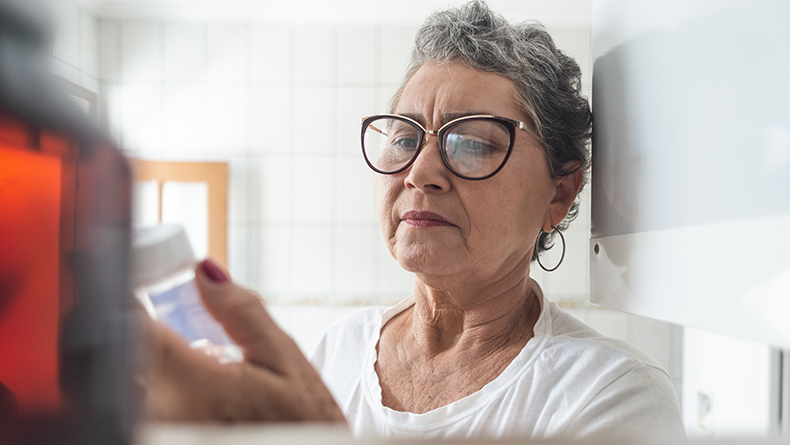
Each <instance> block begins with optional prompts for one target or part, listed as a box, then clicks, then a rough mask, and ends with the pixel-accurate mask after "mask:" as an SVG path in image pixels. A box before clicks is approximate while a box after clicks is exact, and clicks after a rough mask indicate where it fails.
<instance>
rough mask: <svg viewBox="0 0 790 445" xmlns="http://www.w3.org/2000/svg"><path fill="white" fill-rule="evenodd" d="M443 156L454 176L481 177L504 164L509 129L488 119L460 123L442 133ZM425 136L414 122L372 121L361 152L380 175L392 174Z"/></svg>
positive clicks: (509, 137) (392, 119)
mask: <svg viewBox="0 0 790 445" xmlns="http://www.w3.org/2000/svg"><path fill="white" fill-rule="evenodd" d="M441 136H442V140H441V141H440V145H441V147H442V149H443V151H444V153H443V157H444V159H445V161H446V162H447V164H448V166H449V167H450V170H452V171H453V173H455V174H457V175H460V176H465V177H469V178H482V177H485V176H488V175H490V174H492V173H494V172H495V171H496V170H497V169H499V167H500V166H501V165H502V163H503V162H505V159H506V158H507V153H508V149H509V146H510V140H511V135H510V130H509V129H508V128H507V127H506V126H505V125H503V124H502V123H500V122H497V121H495V120H490V119H472V120H467V121H461V122H459V123H457V124H455V125H453V126H451V127H449V128H447V129H446V130H445V131H444V132H443V133H442V135H441ZM423 137H424V133H423V130H422V129H420V128H419V127H417V126H415V125H414V124H413V123H411V122H408V121H404V120H399V119H395V118H389V117H381V118H378V119H376V120H373V121H372V122H370V123H369V124H368V126H367V127H366V128H365V133H364V139H363V149H364V151H365V156H366V157H367V159H368V161H369V162H370V163H371V164H372V165H373V166H374V167H375V168H376V169H377V170H379V171H380V172H381V173H394V172H397V171H399V170H401V169H402V168H404V167H405V166H406V165H408V164H409V163H410V162H411V161H412V159H413V158H414V157H415V155H416V153H417V150H418V148H419V147H420V145H421V144H422V141H423Z"/></svg>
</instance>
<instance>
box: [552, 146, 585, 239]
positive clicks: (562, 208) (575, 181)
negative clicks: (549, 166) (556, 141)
mask: <svg viewBox="0 0 790 445" xmlns="http://www.w3.org/2000/svg"><path fill="white" fill-rule="evenodd" d="M563 170H565V171H570V172H571V173H568V174H567V175H565V176H561V177H559V178H557V179H555V180H554V184H555V188H554V197H553V198H552V200H551V204H549V213H548V214H547V215H546V221H544V222H543V231H544V232H550V231H551V230H552V229H553V228H554V227H556V226H557V224H559V223H560V222H562V220H563V219H565V216H566V215H567V214H568V211H569V210H570V208H571V206H572V205H573V201H575V200H576V195H577V194H578V193H579V189H580V188H581V186H582V180H583V179H584V172H583V170H582V168H581V163H580V162H579V161H571V162H568V163H567V164H565V168H564V169H563Z"/></svg>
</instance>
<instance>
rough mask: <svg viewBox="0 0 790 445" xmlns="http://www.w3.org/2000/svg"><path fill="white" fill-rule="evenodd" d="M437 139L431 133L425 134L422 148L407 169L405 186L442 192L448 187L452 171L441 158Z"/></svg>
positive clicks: (428, 191) (431, 191) (423, 190)
mask: <svg viewBox="0 0 790 445" xmlns="http://www.w3.org/2000/svg"><path fill="white" fill-rule="evenodd" d="M440 150H441V149H440V148H439V140H438V139H437V138H436V137H435V136H434V135H431V134H426V135H425V141H424V142H423V147H422V150H420V153H419V154H418V155H417V159H415V160H414V163H412V165H411V167H409V169H408V170H407V174H406V178H405V179H404V182H405V184H406V188H416V189H418V190H420V191H422V192H423V193H436V192H443V191H447V190H449V189H450V178H449V175H451V174H452V173H451V172H450V170H448V169H447V167H446V166H445V165H444V160H442V154H441V151H440Z"/></svg>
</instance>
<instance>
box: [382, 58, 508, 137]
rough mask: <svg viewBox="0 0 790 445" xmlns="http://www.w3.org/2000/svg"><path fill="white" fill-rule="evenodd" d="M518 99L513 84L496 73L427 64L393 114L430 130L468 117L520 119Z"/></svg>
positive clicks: (405, 90)
mask: <svg viewBox="0 0 790 445" xmlns="http://www.w3.org/2000/svg"><path fill="white" fill-rule="evenodd" d="M517 96H518V95H517V92H516V87H515V85H514V83H513V81H511V80H510V79H508V78H506V77H504V76H501V75H499V74H495V73H490V72H486V71H481V70H477V69H474V68H470V67H468V66H466V65H464V64H462V63H460V62H446V63H439V62H435V61H429V62H426V63H425V64H424V65H423V66H422V67H420V69H418V70H417V71H416V72H415V73H414V75H413V76H412V77H411V79H409V81H408V82H407V83H406V85H405V86H404V87H403V90H402V91H401V94H400V98H399V100H398V102H397V104H396V105H395V107H394V112H395V113H396V114H402V115H408V116H410V117H413V118H415V120H417V121H418V122H420V124H422V125H427V126H431V127H433V126H441V125H442V124H444V123H446V122H447V121H448V120H451V119H452V118H453V117H457V116H460V115H468V114H491V115H495V116H503V117H508V118H511V119H523V117H522V116H521V114H522V113H521V112H520V109H519V106H518V102H517Z"/></svg>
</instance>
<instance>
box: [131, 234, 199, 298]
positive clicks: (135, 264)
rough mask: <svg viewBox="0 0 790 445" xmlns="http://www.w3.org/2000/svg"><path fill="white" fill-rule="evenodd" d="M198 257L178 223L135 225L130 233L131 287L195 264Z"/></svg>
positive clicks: (154, 280)
mask: <svg viewBox="0 0 790 445" xmlns="http://www.w3.org/2000/svg"><path fill="white" fill-rule="evenodd" d="M196 262H197V259H196V258H195V254H194V252H192V246H191V245H190V244H189V238H187V234H186V231H184V228H183V227H182V226H181V225H179V224H159V225H156V226H152V227H143V228H138V229H135V231H134V234H133V235H132V288H133V289H138V288H140V287H143V286H150V285H152V284H155V283H157V282H159V281H161V280H164V279H166V278H168V277H170V276H172V275H174V274H177V273H179V272H181V271H184V270H186V269H189V268H193V267H195V263H196Z"/></svg>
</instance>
